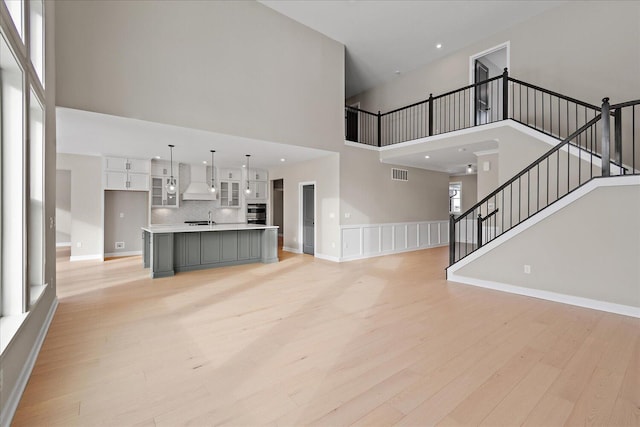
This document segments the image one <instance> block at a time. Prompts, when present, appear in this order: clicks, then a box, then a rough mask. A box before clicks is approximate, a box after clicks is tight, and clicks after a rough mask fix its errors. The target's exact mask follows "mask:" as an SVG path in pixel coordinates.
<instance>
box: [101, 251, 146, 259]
mask: <svg viewBox="0 0 640 427" xmlns="http://www.w3.org/2000/svg"><path fill="white" fill-rule="evenodd" d="M136 255H142V251H129V252H111V253H108V254H104V256H105V258H106V257H109V258H116V257H119V256H136Z"/></svg>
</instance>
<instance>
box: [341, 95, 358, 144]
mask: <svg viewBox="0 0 640 427" xmlns="http://www.w3.org/2000/svg"><path fill="white" fill-rule="evenodd" d="M349 107H353V108H357V109H358V110H359V109H360V101H358V102H354V103H353V104H350V105H349ZM356 117H357V118H358V119H357V120H356V124H357V126H358V130H357V132H358V139H360V128H361V127H362V126H360V113H356ZM344 125H345V129H344V139H345V141H347V119H346V117H345V124H344ZM352 142H358V141H352Z"/></svg>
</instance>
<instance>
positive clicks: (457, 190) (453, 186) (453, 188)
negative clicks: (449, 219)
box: [449, 182, 462, 214]
mask: <svg viewBox="0 0 640 427" xmlns="http://www.w3.org/2000/svg"><path fill="white" fill-rule="evenodd" d="M461 208H462V183H461V182H450V183H449V213H452V214H455V213H460V212H461Z"/></svg>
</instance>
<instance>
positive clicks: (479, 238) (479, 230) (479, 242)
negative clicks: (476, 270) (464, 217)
mask: <svg viewBox="0 0 640 427" xmlns="http://www.w3.org/2000/svg"><path fill="white" fill-rule="evenodd" d="M481 247H482V214H478V249H479V248H481Z"/></svg>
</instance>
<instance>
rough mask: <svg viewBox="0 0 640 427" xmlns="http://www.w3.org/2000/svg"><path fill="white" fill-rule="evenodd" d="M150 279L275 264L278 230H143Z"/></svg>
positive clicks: (184, 227)
mask: <svg viewBox="0 0 640 427" xmlns="http://www.w3.org/2000/svg"><path fill="white" fill-rule="evenodd" d="M142 233H143V239H144V244H143V257H142V259H143V265H144V268H149V269H150V273H151V277H152V278H154V279H155V278H158V277H168V276H173V275H174V274H175V273H179V272H182V271H192V270H202V269H207V268H216V267H225V266H229V265H239V264H249V263H254V262H262V263H265V264H268V263H273V262H278V227H277V226H267V225H255V224H214V225H196V226H189V225H182V224H180V225H152V226H149V227H142Z"/></svg>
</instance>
